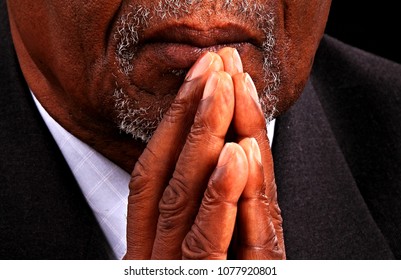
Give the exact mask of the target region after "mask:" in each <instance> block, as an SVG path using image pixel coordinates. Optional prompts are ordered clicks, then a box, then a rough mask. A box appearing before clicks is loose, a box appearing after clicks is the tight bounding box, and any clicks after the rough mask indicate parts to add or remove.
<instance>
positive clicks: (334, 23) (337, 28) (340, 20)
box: [326, 0, 401, 63]
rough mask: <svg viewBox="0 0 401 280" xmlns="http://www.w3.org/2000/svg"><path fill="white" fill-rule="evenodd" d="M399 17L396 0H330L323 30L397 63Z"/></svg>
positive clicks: (400, 36) (400, 32) (400, 49)
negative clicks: (327, 16)
mask: <svg viewBox="0 0 401 280" xmlns="http://www.w3.org/2000/svg"><path fill="white" fill-rule="evenodd" d="M400 18H401V9H400V8H398V4H397V0H380V1H368V0H333V1H332V5H331V10H330V15H329V20H328V22H327V27H326V33H327V34H329V35H331V36H333V37H335V38H337V39H340V40H341V41H343V42H345V43H348V44H350V45H353V46H355V47H358V48H361V49H364V50H366V51H369V52H372V53H375V54H377V55H380V56H382V57H385V58H388V59H391V60H394V61H396V62H398V63H401V53H400V52H401V42H400V39H401V30H400V29H401V24H400Z"/></svg>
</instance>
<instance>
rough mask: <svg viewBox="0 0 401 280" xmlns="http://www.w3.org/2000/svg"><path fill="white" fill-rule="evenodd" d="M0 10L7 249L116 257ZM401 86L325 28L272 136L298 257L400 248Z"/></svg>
mask: <svg viewBox="0 0 401 280" xmlns="http://www.w3.org/2000/svg"><path fill="white" fill-rule="evenodd" d="M0 10H1V11H0V13H1V14H0V28H1V31H0V34H1V40H0V50H1V51H0V91H1V93H0V110H1V111H0V258H2V259H33V258H35V259H83V258H89V259H97V258H108V257H110V250H109V248H108V245H107V242H106V241H105V239H104V236H103V234H102V232H101V230H100V228H99V226H98V224H97V222H96V220H95V218H94V216H93V214H92V212H91V210H90V209H89V207H88V205H87V203H86V202H85V200H84V198H83V196H82V194H81V192H80V190H79V187H78V186H77V183H76V181H75V180H74V177H73V175H72V173H71V171H70V170H69V168H68V166H67V164H66V162H65V160H64V158H63V156H62V155H61V153H60V151H59V149H58V147H57V145H56V144H55V142H54V140H53V139H52V137H51V135H50V133H49V131H48V130H47V128H46V126H45V124H44V122H43V120H42V119H41V117H40V115H39V113H38V111H37V109H36V107H35V105H34V103H33V100H32V98H31V96H30V93H29V90H28V87H27V85H26V83H25V80H24V78H23V76H22V74H21V71H20V68H19V64H18V61H17V58H16V55H15V52H14V49H13V45H12V41H11V37H10V31H9V25H8V20H7V15H6V9H5V4H4V3H2V4H1V7H0ZM400 92H401V67H400V65H397V64H394V63H391V62H389V61H386V60H384V59H381V58H378V57H375V56H372V55H370V54H367V53H364V52H362V51H360V50H356V49H353V48H351V47H349V46H346V45H344V44H342V43H340V42H338V41H336V40H334V39H332V38H329V37H324V38H323V40H322V42H321V45H320V48H319V50H318V52H317V55H316V59H315V64H314V67H313V71H312V74H311V77H310V80H309V82H308V84H307V86H306V88H305V90H304V92H303V94H302V96H301V98H300V100H299V101H298V102H297V103H296V105H294V106H293V107H292V108H291V109H290V110H289V111H288V112H286V113H285V114H284V115H282V116H280V117H279V118H278V119H277V123H276V131H275V136H274V141H273V155H274V162H275V172H276V180H277V185H278V196H279V204H280V206H281V209H282V214H283V218H284V234H285V242H286V251H287V257H288V258H290V259H389V258H401V172H400V166H401V144H400V143H401V137H400V136H401V135H400V134H401V121H400V116H401V106H400V99H401V94H400Z"/></svg>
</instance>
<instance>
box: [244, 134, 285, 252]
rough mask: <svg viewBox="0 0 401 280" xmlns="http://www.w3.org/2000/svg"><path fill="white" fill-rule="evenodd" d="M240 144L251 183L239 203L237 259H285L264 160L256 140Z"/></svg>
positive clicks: (246, 139) (247, 139) (248, 182)
mask: <svg viewBox="0 0 401 280" xmlns="http://www.w3.org/2000/svg"><path fill="white" fill-rule="evenodd" d="M240 145H241V147H242V148H243V150H244V151H245V154H246V156H247V162H248V180H247V183H246V186H245V189H244V191H243V193H242V195H241V198H240V200H239V203H238V225H237V230H238V245H237V246H238V247H237V252H238V258H239V259H283V258H285V255H284V250H283V248H281V247H280V244H279V243H278V237H277V234H276V230H275V227H274V224H273V221H272V218H271V216H270V209H269V202H268V199H267V197H266V194H265V182H264V174H263V166H262V157H261V154H260V150H259V147H258V143H257V142H256V140H255V139H254V138H244V139H243V140H241V141H240Z"/></svg>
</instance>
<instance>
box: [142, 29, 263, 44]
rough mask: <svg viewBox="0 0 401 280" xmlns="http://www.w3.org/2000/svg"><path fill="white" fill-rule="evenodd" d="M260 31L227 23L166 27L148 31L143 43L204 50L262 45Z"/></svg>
mask: <svg viewBox="0 0 401 280" xmlns="http://www.w3.org/2000/svg"><path fill="white" fill-rule="evenodd" d="M262 39H263V38H261V36H260V31H258V30H256V29H250V28H246V27H244V26H241V25H238V24H232V23H228V24H225V25H222V26H215V27H209V28H203V29H197V28H193V27H191V26H188V25H167V26H161V27H159V28H155V29H153V30H149V31H148V32H146V33H145V34H144V38H143V42H144V43H177V44H188V45H192V46H194V47H199V48H205V47H211V46H215V45H223V44H236V43H251V44H253V45H255V46H258V47H260V46H261V45H262Z"/></svg>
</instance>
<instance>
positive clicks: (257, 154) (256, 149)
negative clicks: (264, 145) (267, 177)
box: [251, 138, 262, 163]
mask: <svg viewBox="0 0 401 280" xmlns="http://www.w3.org/2000/svg"><path fill="white" fill-rule="evenodd" d="M251 148H252V153H253V155H254V156H255V158H256V160H257V161H258V162H259V163H262V154H261V153H260V149H259V145H258V142H257V141H256V139H255V138H251Z"/></svg>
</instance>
